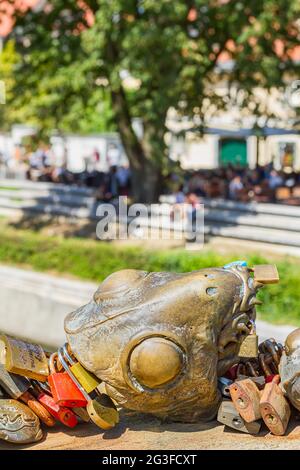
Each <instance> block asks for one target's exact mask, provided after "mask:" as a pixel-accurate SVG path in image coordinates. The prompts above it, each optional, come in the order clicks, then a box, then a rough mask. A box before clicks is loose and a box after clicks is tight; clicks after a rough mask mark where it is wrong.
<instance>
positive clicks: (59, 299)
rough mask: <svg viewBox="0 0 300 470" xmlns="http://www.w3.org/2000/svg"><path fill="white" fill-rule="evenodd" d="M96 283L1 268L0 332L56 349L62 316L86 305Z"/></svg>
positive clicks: (60, 339)
mask: <svg viewBox="0 0 300 470" xmlns="http://www.w3.org/2000/svg"><path fill="white" fill-rule="evenodd" d="M96 288H97V285H96V284H92V283H87V282H80V281H73V280H68V279H64V278H58V277H55V276H50V275H47V274H42V273H36V272H31V271H26V270H23V269H18V268H12V267H7V266H0V298H1V303H0V331H3V332H4V333H9V334H13V335H16V336H19V337H22V338H27V339H31V340H32V341H36V342H40V343H42V344H44V345H47V346H49V347H53V348H56V347H57V346H59V345H60V344H63V342H64V341H65V334H64V329H63V321H64V318H65V316H66V315H67V314H68V313H70V312H71V311H73V310H75V309H76V308H78V307H80V306H81V305H84V304H85V303H87V302H89V300H90V299H91V297H92V295H93V293H94V292H95V290H96Z"/></svg>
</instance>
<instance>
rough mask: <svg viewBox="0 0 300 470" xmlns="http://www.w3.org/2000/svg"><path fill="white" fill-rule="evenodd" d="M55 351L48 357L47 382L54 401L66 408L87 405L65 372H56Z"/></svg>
mask: <svg viewBox="0 0 300 470" xmlns="http://www.w3.org/2000/svg"><path fill="white" fill-rule="evenodd" d="M57 359H58V357H57V353H53V354H52V355H51V356H50V359H49V367H50V372H51V373H50V375H49V377H48V383H49V385H50V390H51V394H52V396H53V399H54V401H55V403H57V404H58V405H60V406H66V407H68V408H81V407H85V406H87V400H86V398H85V397H84V395H83V394H82V393H81V391H80V390H79V388H78V387H77V386H76V385H75V383H74V382H73V380H72V379H71V378H70V376H69V374H68V373H67V372H57V371H56V364H57Z"/></svg>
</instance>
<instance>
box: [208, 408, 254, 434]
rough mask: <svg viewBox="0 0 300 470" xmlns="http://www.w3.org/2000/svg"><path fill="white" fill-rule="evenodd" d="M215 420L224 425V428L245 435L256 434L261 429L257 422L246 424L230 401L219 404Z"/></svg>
mask: <svg viewBox="0 0 300 470" xmlns="http://www.w3.org/2000/svg"><path fill="white" fill-rule="evenodd" d="M217 420H218V421H219V423H222V424H225V426H228V427H230V428H232V429H236V430H237V431H241V432H245V433H247V434H258V433H259V431H260V427H261V423H260V422H259V421H254V422H252V423H246V421H245V420H244V419H243V418H242V417H241V416H240V414H239V413H238V412H237V410H236V409H235V406H234V404H233V403H232V401H230V400H224V401H223V402H222V403H221V406H220V408H219V411H218V417H217Z"/></svg>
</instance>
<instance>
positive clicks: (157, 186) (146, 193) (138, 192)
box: [131, 159, 162, 204]
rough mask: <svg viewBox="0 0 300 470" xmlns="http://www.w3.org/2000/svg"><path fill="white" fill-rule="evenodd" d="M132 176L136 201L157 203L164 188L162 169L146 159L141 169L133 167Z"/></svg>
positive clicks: (133, 193)
mask: <svg viewBox="0 0 300 470" xmlns="http://www.w3.org/2000/svg"><path fill="white" fill-rule="evenodd" d="M131 175H132V176H131V180H132V196H133V199H134V201H135V202H142V203H145V204H152V203H155V202H157V201H158V199H159V196H160V193H161V188H162V172H161V168H159V167H158V166H157V165H154V164H153V163H152V162H150V161H149V160H146V159H145V162H144V164H143V165H142V167H141V168H140V169H136V168H134V167H133V166H131Z"/></svg>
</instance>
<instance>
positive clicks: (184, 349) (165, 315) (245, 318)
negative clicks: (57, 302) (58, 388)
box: [65, 265, 263, 422]
mask: <svg viewBox="0 0 300 470" xmlns="http://www.w3.org/2000/svg"><path fill="white" fill-rule="evenodd" d="M262 285H263V283H262V282H261V279H260V282H258V281H256V279H255V277H254V278H253V277H252V270H250V269H248V268H247V267H244V266H240V265H236V266H229V267H226V268H210V269H203V270H199V271H195V272H191V273H186V274H174V273H166V272H165V273H164V272H163V273H148V272H144V271H137V270H124V271H120V272H117V273H114V274H112V275H111V276H109V277H108V278H107V279H106V280H104V281H103V283H102V284H101V285H100V287H99V289H98V290H97V292H96V293H95V295H94V298H93V299H92V301H91V302H90V303H89V304H87V305H85V306H83V307H81V308H80V309H78V310H77V311H75V312H73V313H71V314H69V315H68V316H67V318H66V320H65V331H66V334H67V338H68V342H69V344H70V347H71V350H72V352H73V354H74V355H75V357H76V358H77V359H78V360H79V361H80V362H81V363H82V365H83V366H84V367H85V368H87V369H88V370H89V371H91V372H93V373H94V374H95V375H96V376H97V377H99V378H100V379H101V380H102V381H103V382H105V384H106V389H107V393H108V394H109V395H110V396H111V397H112V398H113V399H114V400H116V402H117V403H118V404H119V405H121V406H124V407H127V408H130V409H133V410H137V411H141V412H146V413H152V414H155V415H157V416H159V417H168V418H170V419H173V420H178V421H186V422H192V421H196V420H199V419H203V420H204V419H205V420H208V419H211V418H213V417H215V415H216V413H217V410H218V406H219V404H220V400H221V397H220V393H219V391H218V389H217V378H218V376H222V375H223V374H224V372H225V371H226V370H228V369H229V367H231V366H232V365H233V364H235V363H237V362H238V351H239V348H240V345H241V343H242V341H243V340H244V339H245V337H246V336H247V335H248V334H249V333H250V331H251V329H252V326H253V321H254V320H255V315H256V312H255V305H256V304H257V303H259V301H258V299H256V293H257V290H258V289H259V288H260V287H262Z"/></svg>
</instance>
